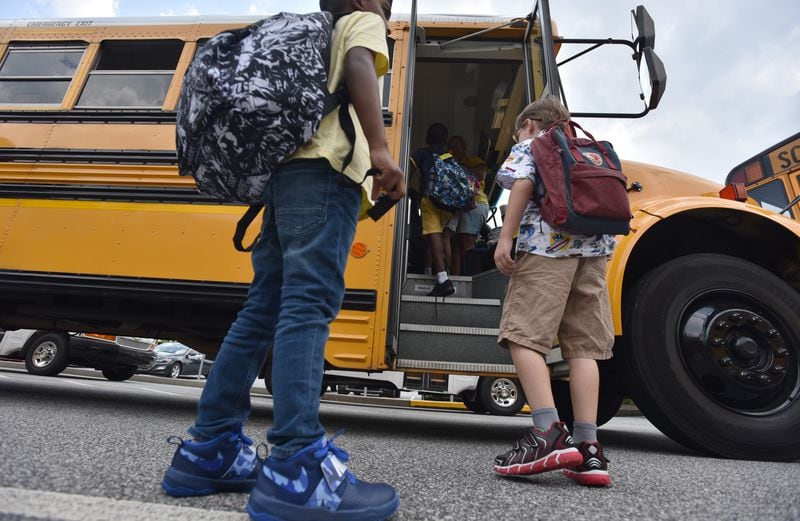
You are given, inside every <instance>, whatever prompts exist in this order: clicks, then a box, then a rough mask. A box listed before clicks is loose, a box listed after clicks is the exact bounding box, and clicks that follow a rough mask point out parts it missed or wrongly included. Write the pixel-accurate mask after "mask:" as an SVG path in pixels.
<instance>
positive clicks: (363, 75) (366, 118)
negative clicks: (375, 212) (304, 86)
mask: <svg viewBox="0 0 800 521" xmlns="http://www.w3.org/2000/svg"><path fill="white" fill-rule="evenodd" d="M344 78H345V82H346V83H347V88H348V90H349V91H350V99H351V102H352V104H353V108H354V109H355V111H356V115H358V121H359V122H360V123H361V128H362V130H363V131H364V135H365V136H366V138H367V144H368V145H369V158H370V163H371V164H372V167H373V168H376V169H378V170H379V173H377V174H375V182H374V184H373V186H372V198H373V199H376V198H377V197H378V195H379V192H380V189H381V188H383V189H384V190H385V191H386V193H388V194H389V197H391V198H392V199H400V198H401V197H403V196H404V195H405V193H406V181H405V174H403V171H402V170H400V167H398V166H397V164H396V163H395V162H394V159H393V158H392V154H391V153H390V152H389V144H388V142H387V141H386V131H385V130H384V127H383V112H382V111H381V100H380V97H379V94H378V78H377V77H376V76H375V55H374V54H373V53H372V51H370V50H369V49H367V48H366V47H353V48H351V49H350V50H349V51H347V54H346V55H345V59H344Z"/></svg>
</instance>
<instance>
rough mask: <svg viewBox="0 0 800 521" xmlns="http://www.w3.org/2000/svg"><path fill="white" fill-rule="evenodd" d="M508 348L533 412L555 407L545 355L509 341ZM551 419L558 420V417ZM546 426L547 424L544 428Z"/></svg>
mask: <svg viewBox="0 0 800 521" xmlns="http://www.w3.org/2000/svg"><path fill="white" fill-rule="evenodd" d="M508 349H509V351H510V352H511V359H512V360H513V361H514V367H515V368H516V369H517V375H518V376H519V381H520V383H521V384H522V389H523V390H524V391H525V397H526V398H527V400H528V405H530V407H531V409H532V410H533V411H534V412H535V411H537V410H539V409H555V402H554V400H553V390H552V388H551V387H550V370H549V369H548V368H547V362H546V361H545V357H544V356H543V355H542V354H541V353H538V352H536V351H534V350H533V349H530V348H528V347H525V346H521V345H519V344H517V343H514V342H511V341H509V342H508ZM553 421H558V418H556V419H555V420H553ZM548 426H549V424H548V425H546V426H544V428H547V427H548ZM537 427H539V426H538V425H537ZM540 428H541V427H540Z"/></svg>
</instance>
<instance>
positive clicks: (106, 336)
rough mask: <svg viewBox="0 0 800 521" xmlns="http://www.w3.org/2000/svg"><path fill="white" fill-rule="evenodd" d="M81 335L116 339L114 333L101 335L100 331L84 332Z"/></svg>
mask: <svg viewBox="0 0 800 521" xmlns="http://www.w3.org/2000/svg"><path fill="white" fill-rule="evenodd" d="M83 336H90V337H92V338H101V339H103V340H110V341H112V342H114V341H116V340H117V337H116V335H101V334H100V333H84V334H83Z"/></svg>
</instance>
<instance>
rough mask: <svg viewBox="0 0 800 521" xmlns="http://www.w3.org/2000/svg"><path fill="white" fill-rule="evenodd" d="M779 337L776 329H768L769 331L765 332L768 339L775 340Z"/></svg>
mask: <svg viewBox="0 0 800 521" xmlns="http://www.w3.org/2000/svg"><path fill="white" fill-rule="evenodd" d="M779 335H780V333H778V330H777V329H770V330H769V331H767V336H768V337H770V338H775V337H776V336H779Z"/></svg>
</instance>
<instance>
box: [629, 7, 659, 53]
mask: <svg viewBox="0 0 800 521" xmlns="http://www.w3.org/2000/svg"><path fill="white" fill-rule="evenodd" d="M632 13H633V21H634V23H635V24H636V32H638V33H639V35H638V36H637V38H636V41H635V42H634V43H635V44H636V45H637V47H638V49H639V51H640V52H641V50H642V49H644V48H646V47H650V48H651V49H655V48H656V24H655V22H653V18H652V17H651V16H650V13H648V12H647V9H645V8H644V6H643V5H637V6H636V9H635V10H634V11H632Z"/></svg>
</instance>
